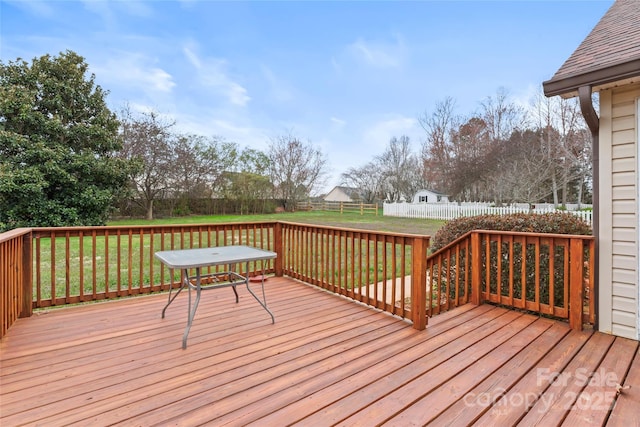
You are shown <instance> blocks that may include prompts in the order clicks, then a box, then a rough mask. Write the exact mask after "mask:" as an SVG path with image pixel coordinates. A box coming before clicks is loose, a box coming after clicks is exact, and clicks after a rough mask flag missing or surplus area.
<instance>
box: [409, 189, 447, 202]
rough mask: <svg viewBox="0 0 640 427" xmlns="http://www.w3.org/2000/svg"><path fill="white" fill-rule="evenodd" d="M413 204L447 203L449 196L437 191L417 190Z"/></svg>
mask: <svg viewBox="0 0 640 427" xmlns="http://www.w3.org/2000/svg"><path fill="white" fill-rule="evenodd" d="M413 203H449V196H448V195H446V194H443V193H439V192H437V191H431V190H418V192H417V193H416V195H415V196H413Z"/></svg>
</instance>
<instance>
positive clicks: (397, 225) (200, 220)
mask: <svg viewBox="0 0 640 427" xmlns="http://www.w3.org/2000/svg"><path fill="white" fill-rule="evenodd" d="M254 221H291V222H299V223H303V224H316V225H331V226H334V227H345V228H356V229H360V230H373V231H389V232H397V233H412V234H426V235H429V236H432V237H433V235H435V233H436V231H438V230H439V229H440V227H442V226H443V225H444V223H445V222H446V221H440V220H433V219H414V218H397V217H389V216H382V215H378V216H376V215H373V214H365V215H360V214H359V213H354V212H346V213H343V214H341V213H339V212H328V211H307V212H292V213H277V214H265V215H216V216H187V217H175V218H162V219H154V220H152V221H147V220H145V219H126V220H117V221H110V222H109V223H108V224H107V225H160V224H207V223H208V224H211V223H224V222H254Z"/></svg>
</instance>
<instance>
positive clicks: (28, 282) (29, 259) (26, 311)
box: [18, 231, 33, 317]
mask: <svg viewBox="0 0 640 427" xmlns="http://www.w3.org/2000/svg"><path fill="white" fill-rule="evenodd" d="M32 236H33V233H32V232H31V231H30V232H29V233H27V234H25V235H24V236H22V277H21V281H22V301H21V302H20V313H19V315H18V317H31V315H32V314H33V304H32V301H33V250H32V244H31V242H32V239H33V237H32Z"/></svg>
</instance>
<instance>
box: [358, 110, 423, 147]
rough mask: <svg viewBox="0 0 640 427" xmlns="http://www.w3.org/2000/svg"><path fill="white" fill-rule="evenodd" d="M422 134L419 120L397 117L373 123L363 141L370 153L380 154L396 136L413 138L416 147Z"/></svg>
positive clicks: (364, 134) (365, 133) (365, 132)
mask: <svg viewBox="0 0 640 427" xmlns="http://www.w3.org/2000/svg"><path fill="white" fill-rule="evenodd" d="M420 134H421V131H420V125H419V123H418V120H417V119H414V118H410V117H403V116H397V117H391V118H388V119H384V120H381V121H378V122H376V123H373V124H372V125H371V126H369V127H368V129H367V130H366V131H364V133H363V137H362V139H363V142H364V144H366V145H367V146H368V147H369V150H370V151H372V152H376V153H378V152H382V151H383V150H384V148H385V147H386V146H387V145H388V144H389V141H390V140H391V138H393V137H394V136H395V137H397V138H399V137H401V136H402V135H406V136H408V137H409V138H411V141H412V143H413V144H414V145H417V143H418V141H417V140H418V138H419V136H420ZM373 148H375V149H373Z"/></svg>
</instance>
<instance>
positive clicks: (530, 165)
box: [0, 51, 591, 230]
mask: <svg viewBox="0 0 640 427" xmlns="http://www.w3.org/2000/svg"><path fill="white" fill-rule="evenodd" d="M107 95H108V91H105V90H104V89H102V88H101V87H100V86H99V85H96V84H95V76H94V75H93V74H88V65H87V63H86V62H85V60H84V58H83V57H81V56H80V55H78V54H76V53H75V52H72V51H66V52H63V53H60V54H59V55H58V56H57V57H56V56H50V55H44V56H42V57H40V58H34V59H33V60H32V62H31V63H28V62H26V61H24V60H22V59H17V60H16V61H10V62H8V63H6V64H5V63H2V62H0V230H8V229H12V228H17V227H32V226H69V225H100V224H104V223H105V222H106V221H107V219H108V218H109V217H110V215H112V214H113V212H114V209H116V207H121V208H123V207H126V206H133V205H136V206H138V208H139V209H140V210H142V212H144V215H145V216H146V218H148V219H151V218H153V217H154V206H156V205H157V204H158V203H161V204H163V205H164V206H165V208H166V206H167V204H169V209H170V211H171V212H173V213H180V214H187V213H189V211H190V206H192V205H193V202H194V201H197V200H213V199H216V200H225V201H228V202H230V203H232V204H233V205H234V206H236V207H237V208H236V209H237V211H239V212H238V213H247V212H251V211H260V210H262V211H272V209H273V203H274V201H275V202H276V203H278V204H280V205H281V207H282V208H283V209H286V210H290V209H293V208H294V207H295V204H296V202H297V201H299V200H304V199H307V198H308V197H309V196H310V195H312V194H317V193H318V190H319V189H320V188H321V187H322V186H323V185H324V183H325V180H326V177H327V168H328V164H327V158H326V156H325V155H324V153H322V152H321V150H320V149H318V148H316V147H315V146H314V145H313V144H312V143H311V142H310V141H308V140H303V139H301V138H300V137H298V136H296V135H294V134H293V133H292V132H288V133H285V134H281V135H279V136H276V137H273V138H271V139H270V140H269V141H268V143H267V149H266V150H265V151H260V150H257V149H255V148H241V147H240V146H239V145H238V144H237V143H235V142H230V141H227V140H225V138H224V137H222V136H203V135H195V134H188V133H181V132H178V131H177V130H176V128H177V126H176V123H175V122H172V121H170V120H167V119H165V118H163V117H162V116H161V115H160V114H159V113H158V112H154V111H149V112H134V111H132V110H131V109H130V108H128V107H127V106H125V107H123V108H122V110H121V111H119V112H117V113H114V112H112V111H111V110H110V109H109V108H108V107H107V104H106V96H107ZM418 121H419V123H420V125H421V126H422V128H423V129H424V132H425V133H424V139H423V141H421V145H420V149H419V150H418V151H415V150H414V149H413V146H412V143H411V141H410V139H409V138H408V137H407V136H399V137H393V138H391V140H390V141H389V144H388V146H387V147H386V149H385V150H384V152H383V153H381V154H379V155H375V156H374V157H373V159H371V160H370V161H369V162H367V163H366V164H364V165H362V166H354V167H351V168H349V169H348V170H347V171H345V172H344V173H343V174H342V175H341V176H342V180H343V184H346V185H349V186H353V187H356V188H358V189H359V190H360V193H361V198H362V201H365V202H376V201H380V200H386V201H399V200H410V199H411V198H412V197H413V195H414V194H415V193H416V191H418V190H419V189H422V188H426V189H431V190H436V191H440V192H443V193H446V194H448V195H450V196H451V198H453V199H455V200H461V201H463V200H467V201H495V202H497V203H508V202H511V201H518V202H539V201H551V202H553V203H555V204H562V203H567V202H569V201H578V202H579V203H580V202H588V201H589V200H590V196H591V195H590V191H591V190H590V182H591V169H590V168H591V158H590V156H591V149H590V143H591V142H590V135H589V133H588V132H587V130H586V127H585V125H584V123H583V122H582V119H581V116H580V114H579V112H578V106H577V104H576V103H575V102H574V101H572V100H563V99H559V98H553V99H548V98H545V97H544V96H542V95H540V96H539V97H538V98H537V99H536V100H535V102H534V103H533V104H532V106H531V108H528V109H526V110H525V109H523V108H521V107H518V106H517V105H516V104H515V103H514V102H513V101H511V100H510V99H509V97H508V94H507V93H506V92H505V91H502V90H500V91H498V93H497V94H496V95H495V96H493V97H488V98H487V99H486V100H485V101H484V102H482V104H481V107H480V109H479V112H478V113H476V114H472V115H470V116H468V117H465V116H462V115H459V114H457V113H456V111H455V102H454V100H453V99H451V98H447V99H445V100H444V101H441V102H439V103H437V104H436V106H435V108H434V109H433V111H430V112H428V111H426V112H425V113H424V114H422V115H421V116H420V117H419V118H418Z"/></svg>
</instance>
